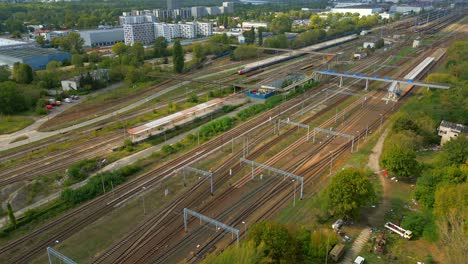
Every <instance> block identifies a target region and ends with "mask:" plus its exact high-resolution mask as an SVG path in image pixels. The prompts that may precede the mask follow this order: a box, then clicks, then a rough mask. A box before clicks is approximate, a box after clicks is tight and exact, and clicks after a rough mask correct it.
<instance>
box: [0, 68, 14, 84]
mask: <svg viewBox="0 0 468 264" xmlns="http://www.w3.org/2000/svg"><path fill="white" fill-rule="evenodd" d="M10 76H11V71H10V68H9V67H8V66H7V65H1V66H0V82H6V81H8V80H9V79H10Z"/></svg>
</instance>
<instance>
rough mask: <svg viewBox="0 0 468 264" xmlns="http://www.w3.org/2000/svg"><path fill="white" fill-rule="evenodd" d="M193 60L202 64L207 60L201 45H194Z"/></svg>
mask: <svg viewBox="0 0 468 264" xmlns="http://www.w3.org/2000/svg"><path fill="white" fill-rule="evenodd" d="M192 54H193V58H194V60H195V62H196V63H200V62H202V61H203V60H204V59H205V57H206V56H205V50H204V48H203V46H202V45H200V44H199V43H197V44H195V45H193V53H192Z"/></svg>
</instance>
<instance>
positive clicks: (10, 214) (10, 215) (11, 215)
mask: <svg viewBox="0 0 468 264" xmlns="http://www.w3.org/2000/svg"><path fill="white" fill-rule="evenodd" d="M7 211H8V218H9V219H10V226H12V227H13V228H14V229H16V217H15V214H14V213H13V208H12V207H11V204H10V203H7Z"/></svg>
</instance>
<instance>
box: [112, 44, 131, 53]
mask: <svg viewBox="0 0 468 264" xmlns="http://www.w3.org/2000/svg"><path fill="white" fill-rule="evenodd" d="M127 48H128V47H127V45H125V43H123V42H119V43H115V44H114V46H112V53H114V54H115V55H117V56H120V55H122V54H124V53H125V52H127Z"/></svg>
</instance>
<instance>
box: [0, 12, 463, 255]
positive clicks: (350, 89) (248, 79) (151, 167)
mask: <svg viewBox="0 0 468 264" xmlns="http://www.w3.org/2000/svg"><path fill="white" fill-rule="evenodd" d="M418 21H420V18H412V19H407V20H405V21H400V22H397V23H394V24H390V25H388V26H386V27H385V31H383V29H376V30H375V32H373V33H372V34H385V35H388V36H392V35H396V34H398V35H401V36H402V37H401V38H400V39H398V40H397V41H395V42H394V43H392V44H391V45H390V46H389V47H388V48H386V49H385V50H379V51H378V52H375V53H373V54H372V55H371V56H368V57H366V58H364V59H362V60H355V61H349V60H348V58H350V57H352V54H353V52H354V50H355V48H356V46H360V45H361V43H362V41H363V38H364V39H365V38H366V36H358V35H353V36H346V37H344V39H343V41H342V42H339V41H334V43H333V44H332V43H331V41H330V42H329V43H327V45H326V46H319V45H316V46H317V47H309V49H302V51H304V50H308V51H311V52H312V51H314V52H317V54H301V55H300V56H298V55H297V53H295V54H294V55H289V56H291V57H293V58H287V59H285V57H286V56H287V55H286V54H287V53H285V54H283V55H276V56H282V57H274V55H271V54H270V55H262V56H264V57H265V58H262V59H261V60H260V59H257V60H255V59H253V60H249V61H245V62H232V61H230V60H229V58H226V57H223V58H220V59H217V60H214V61H213V62H212V63H211V64H210V65H207V66H206V67H204V68H202V69H199V70H196V71H192V72H189V73H185V74H183V75H181V76H176V77H174V78H167V79H159V80H158V81H157V82H156V84H154V85H152V86H151V87H148V88H145V89H144V90H142V92H141V93H138V94H135V95H132V96H130V97H128V98H119V99H118V100H116V101H113V103H112V104H113V106H112V107H111V108H106V107H104V106H103V107H100V108H86V109H84V111H76V110H71V111H68V112H67V111H65V112H63V113H61V114H59V115H57V116H56V117H54V118H51V119H50V120H49V121H47V122H46V123H44V124H43V125H42V127H41V128H40V130H42V131H49V132H50V131H58V132H56V134H54V135H52V136H50V137H45V138H43V139H40V140H38V141H35V142H34V141H33V142H30V143H29V144H25V145H19V146H16V147H14V148H11V149H5V150H3V151H2V152H1V156H0V189H1V190H3V191H2V195H3V197H8V196H9V195H10V198H11V195H13V194H14V193H20V192H21V190H22V189H21V188H22V186H24V185H28V184H32V183H33V182H34V181H39V180H40V179H41V178H42V177H56V176H57V175H63V174H66V170H67V169H68V168H69V167H70V166H71V165H73V164H76V163H77V162H79V161H81V160H88V159H98V160H105V164H104V165H107V164H111V163H112V162H115V161H118V160H119V159H120V158H123V157H125V156H128V155H130V153H128V152H127V151H126V150H125V144H128V143H126V139H127V140H128V139H131V140H133V139H132V138H131V133H134V132H135V131H137V130H138V129H137V128H139V129H142V128H143V127H144V128H145V129H148V128H147V127H145V126H148V125H149V124H154V121H153V120H155V119H156V120H162V119H164V117H165V116H169V115H170V114H172V115H175V116H176V115H177V114H174V112H172V113H171V111H170V110H169V111H167V108H170V106H168V103H167V101H171V102H172V103H174V104H177V105H179V108H178V109H177V110H176V112H177V113H178V112H183V111H184V110H186V109H188V110H189V112H190V109H194V108H196V107H197V106H196V104H195V103H191V102H190V101H189V94H192V93H194V94H196V96H197V97H198V98H205V97H206V98H208V95H209V94H214V93H218V94H219V95H220V96H218V97H219V98H222V99H213V98H211V99H210V100H212V101H208V100H207V101H208V102H213V101H216V103H219V102H222V103H226V102H230V101H236V102H238V99H239V98H242V99H243V100H242V103H240V104H239V105H235V107H237V108H238V109H236V110H234V111H239V109H243V108H245V107H248V106H250V105H253V104H257V103H262V101H259V100H257V99H251V100H247V99H246V96H245V94H246V92H247V90H249V89H248V88H247V87H253V88H255V89H258V88H260V86H261V85H269V84H271V83H272V82H274V81H275V80H278V79H281V78H285V77H287V76H289V75H291V74H297V73H300V74H302V75H304V76H312V77H311V81H309V82H307V84H308V85H309V86H307V87H306V86H305V85H304V86H302V87H300V86H298V87H294V88H292V89H291V90H290V91H289V92H285V93H284V94H283V95H282V100H281V102H279V103H278V104H277V105H275V106H273V107H271V108H269V109H267V110H266V111H264V112H261V113H259V114H257V115H255V116H253V117H251V118H249V119H247V120H245V121H243V122H240V121H237V123H236V124H235V126H234V127H232V128H231V129H229V130H227V131H225V132H222V133H220V134H218V135H216V136H214V137H212V138H210V139H203V138H202V141H201V142H200V138H198V142H196V143H194V144H192V145H191V146H190V148H188V149H184V150H183V151H182V152H178V153H174V154H170V153H165V154H162V155H159V156H158V157H156V156H150V157H148V158H147V159H144V160H140V161H139V164H143V165H144V166H143V169H142V170H141V171H139V172H138V174H137V175H136V176H132V177H131V178H130V179H128V180H127V181H126V182H123V183H121V184H120V185H116V186H114V185H112V186H109V185H106V186H104V181H103V183H102V184H103V185H102V188H104V193H103V194H101V195H99V196H97V197H95V198H93V199H90V200H89V201H85V202H83V203H81V204H79V205H77V206H76V207H74V208H67V209H66V210H64V211H63V212H61V213H59V214H57V215H52V216H50V217H49V218H46V219H45V220H42V221H39V222H37V223H34V224H33V226H31V227H26V228H24V229H20V230H19V231H18V232H16V233H14V234H12V235H11V236H7V237H0V262H1V263H44V262H46V261H47V260H46V258H47V254H46V253H47V252H46V248H47V247H54V248H55V249H57V250H58V251H60V252H61V253H63V254H64V255H66V256H68V257H69V258H71V259H74V260H75V261H77V262H79V263H180V262H183V261H186V263H197V262H199V261H201V260H202V259H203V258H204V257H205V256H206V255H207V254H209V253H212V252H222V251H223V249H225V248H226V247H228V246H230V245H235V244H236V236H232V235H231V234H230V233H229V232H226V231H225V230H221V229H220V228H219V227H218V226H215V225H211V224H208V223H206V222H202V221H199V219H197V218H196V217H190V218H189V219H188V223H187V228H184V208H188V209H190V210H193V211H196V212H198V213H200V214H203V215H205V216H207V217H210V218H213V219H216V220H218V221H220V222H222V223H224V224H226V225H228V226H230V227H233V228H235V229H237V230H239V232H240V238H241V239H243V238H244V236H245V235H246V233H247V231H248V228H249V226H251V225H252V224H254V223H257V222H259V221H261V220H266V219H270V218H272V217H273V216H274V215H275V214H276V213H278V212H279V211H280V210H281V209H282V208H284V207H285V206H287V205H291V204H294V205H295V204H296V203H301V202H302V200H304V199H310V198H311V197H313V196H314V195H316V194H317V193H318V192H319V191H320V190H322V189H324V188H325V186H326V185H327V184H328V182H329V180H330V177H331V175H332V174H333V173H334V172H336V171H337V170H338V169H341V168H342V165H343V164H344V163H345V162H346V160H347V159H348V158H349V157H350V156H352V155H353V154H354V153H356V152H358V151H359V149H360V148H362V146H363V145H365V144H367V143H368V138H369V137H370V136H372V135H374V134H380V133H382V131H383V129H384V126H385V122H386V120H388V119H389V118H390V117H391V116H392V115H393V114H394V113H395V112H396V110H397V109H398V108H399V107H400V106H401V105H402V104H404V103H405V102H406V100H407V98H408V97H410V96H412V93H413V90H415V89H419V87H416V86H413V85H408V86H404V89H406V90H403V91H402V93H401V94H399V95H401V96H400V98H398V99H397V100H393V101H392V100H390V101H389V100H387V101H386V100H383V99H384V98H387V97H388V86H389V84H388V83H384V82H373V81H371V82H370V83H369V87H368V89H367V90H366V89H365V87H366V82H365V80H364V81H363V80H362V79H351V78H348V79H346V78H344V79H342V80H341V81H340V78H339V77H335V76H328V75H326V74H323V75H320V76H319V75H318V73H317V71H323V70H330V71H332V72H333V71H339V72H347V73H348V74H363V75H365V76H381V77H386V78H390V79H395V80H402V79H404V78H405V77H407V76H409V74H411V76H412V78H411V83H412V82H413V81H421V82H423V81H424V78H425V77H426V76H427V74H428V73H429V72H431V71H432V70H433V69H434V68H435V66H436V65H438V63H439V61H441V60H442V59H443V56H444V54H445V51H446V49H447V47H448V46H449V44H450V43H451V42H453V41H454V40H456V39H463V38H466V28H465V27H466V25H464V24H463V23H464V22H466V20H464V16H463V13H461V12H457V13H455V12H454V13H453V14H441V13H440V12H439V13H434V14H432V13H431V14H429V15H427V17H426V20H425V23H424V24H422V23H420V22H418ZM415 32H417V33H418V34H419V35H420V36H421V38H426V37H428V36H430V39H431V41H430V44H427V45H423V46H421V47H419V48H415V49H414V53H412V54H410V55H407V56H406V57H404V56H399V51H400V50H402V49H404V48H405V47H408V46H411V43H412V41H413V40H414V35H413V34H414V33H415ZM428 43H429V42H428ZM320 52H323V54H320ZM336 53H341V55H340V56H338V57H336V58H334V59H332V60H329V59H327V56H328V54H336ZM397 57H402V58H398V60H395V58H397ZM428 57H430V58H432V59H431V60H430V62H429V63H428V60H427V58H428ZM275 58H276V59H275ZM262 61H266V63H265V65H264V66H261V63H262ZM272 61H274V62H275V63H272ZM246 65H247V66H249V65H250V66H251V67H245V66H246ZM415 69H416V70H415ZM213 73H219V76H217V75H215V74H213ZM314 74H315V75H314ZM413 77H414V79H413ZM190 80H194V81H193V82H191V81H190ZM411 83H410V84H411ZM233 86H237V87H239V88H238V89H237V90H236V89H234V91H233V90H232V87H233ZM293 86H294V85H293ZM409 87H410V88H409ZM187 89H190V93H188V92H187ZM402 89H403V88H402ZM421 89H422V88H421ZM154 94H158V95H160V96H159V97H156V96H154V97H151V96H152V95H154ZM293 95H294V96H293ZM150 97H151V99H149V100H148V99H147V98H150ZM162 97H163V99H161V98H162ZM145 98H146V102H144V100H145ZM138 101H142V103H141V104H140V105H139V106H136V107H134V108H132V109H129V110H128V111H125V112H122V113H118V114H115V111H117V110H118V109H121V108H123V107H125V106H128V105H130V104H132V103H135V102H138ZM233 104H234V103H233ZM220 109H221V108H220V107H219V108H217V109H216V111H213V113H211V112H210V115H206V116H204V118H198V117H197V116H195V117H194V118H193V119H192V120H191V121H193V120H195V121H193V122H194V123H189V124H188V125H187V128H186V129H185V130H183V131H182V130H181V131H178V129H182V128H184V127H183V126H181V125H180V124H179V123H177V124H174V125H173V126H171V130H170V131H168V132H167V135H166V132H165V131H164V136H163V133H162V132H161V131H162V130H161V129H159V131H157V133H149V132H148V134H149V135H153V137H152V138H150V141H151V140H153V141H154V142H155V143H152V144H153V145H161V146H162V145H163V144H164V142H165V141H166V140H167V139H166V136H168V137H177V136H178V135H179V134H183V133H185V132H187V133H189V132H191V133H193V134H194V135H196V133H197V132H196V131H198V133H200V130H199V129H198V126H202V125H203V124H205V123H208V122H210V120H211V119H215V118H218V117H222V116H223V115H224V114H225V113H223V112H222V111H220ZM186 112H187V111H186ZM235 113H236V112H234V114H235ZM190 114H192V112H190ZM98 116H110V117H109V118H104V119H102V120H97V119H96V121H95V122H94V121H92V120H93V119H92V117H95V118H97V117H98ZM89 120H91V121H90V124H89V125H87V126H84V127H80V128H76V129H69V130H67V129H66V128H67V127H69V126H70V127H71V126H73V125H77V124H79V123H81V122H85V121H89ZM148 122H150V123H148ZM145 123H146V125H144V124H145ZM156 123H158V122H157V121H156ZM56 124H66V125H64V126H62V127H61V126H57V125H56ZM158 124H159V123H158ZM179 125H180V126H179ZM156 128H159V127H156ZM156 128H153V130H154V131H156V130H157V129H156ZM64 129H65V130H66V131H65V132H64V131H63V130H64ZM60 130H62V132H60ZM145 131H146V130H145ZM45 133H46V132H45ZM199 136H200V135H199V134H198V137H199ZM133 141H135V140H133ZM138 141H142V142H139V143H135V146H134V148H135V149H136V151H143V150H144V149H146V148H148V147H149V146H150V145H151V144H149V143H148V141H145V140H144V139H143V140H141V139H139V140H138ZM135 142H136V141H135ZM7 148H8V147H7ZM155 157H156V158H155ZM248 161H255V162H256V163H261V164H263V165H265V166H267V167H269V168H275V169H276V170H272V169H265V168H263V169H262V168H260V167H258V166H256V167H254V166H253V163H252V164H250V163H249V162H248ZM103 163H104V162H103ZM104 165H103V167H104ZM188 166H189V167H191V168H196V169H197V170H199V172H205V174H203V173H201V174H195V173H193V171H192V172H186V169H187V167H188ZM281 172H283V174H282V173H281ZM284 172H288V173H289V174H293V175H298V176H300V177H302V179H303V181H302V182H301V181H299V180H298V178H294V179H291V178H289V177H286V176H285V174H284ZM207 174H210V175H211V177H212V178H211V180H212V182H210V179H209V178H208V177H203V176H206V175H207ZM210 184H212V185H211V186H210ZM210 188H213V190H214V192H213V193H210ZM60 191H61V186H59V187H56V188H55V187H54V188H53V190H51V191H50V192H49V193H47V194H44V195H39V196H38V197H35V199H33V200H34V201H39V200H40V199H44V198H46V197H47V195H50V194H52V193H59V192H60ZM99 191H100V190H99ZM302 191H303V193H302ZM18 204H20V203H19V202H18ZM22 205H23V206H24V207H26V206H27V205H29V204H24V203H23V204H22ZM109 223H112V224H109ZM114 227H120V228H118V229H112V228H114ZM100 236H103V238H100ZM99 240H101V241H100V242H99V243H97V242H96V243H94V242H90V241H99ZM83 243H84V244H86V243H89V245H84V246H80V247H75V245H77V244H83Z"/></svg>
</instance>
